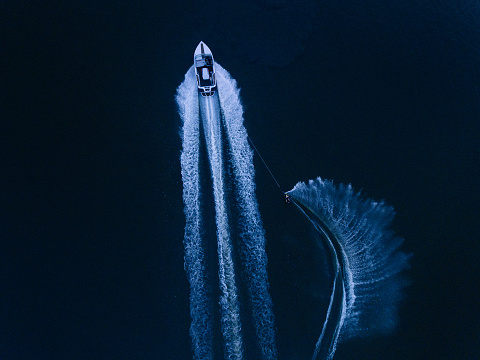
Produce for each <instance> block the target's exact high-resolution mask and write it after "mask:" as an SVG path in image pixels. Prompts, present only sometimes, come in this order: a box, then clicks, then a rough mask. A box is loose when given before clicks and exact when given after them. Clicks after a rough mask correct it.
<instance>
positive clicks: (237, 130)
mask: <svg viewBox="0 0 480 360" xmlns="http://www.w3.org/2000/svg"><path fill="white" fill-rule="evenodd" d="M216 69H217V71H216V73H217V83H218V94H219V98H220V105H221V108H222V113H223V120H224V121H223V124H224V126H225V129H226V134H227V138H228V144H229V151H230V156H231V161H232V165H233V169H234V176H235V189H236V192H235V195H236V198H237V201H238V204H239V207H240V224H241V230H240V236H241V238H242V241H243V244H242V245H243V246H242V251H243V258H244V263H242V266H243V270H244V274H245V275H246V278H247V279H246V280H247V283H248V292H249V299H250V306H251V309H252V316H253V320H254V324H255V330H256V333H257V340H258V345H259V347H260V349H261V352H262V359H276V358H277V350H276V345H275V330H274V317H273V312H272V300H271V297H270V294H269V292H268V287H269V285H268V275H267V255H266V252H265V231H264V229H263V224H262V220H261V217H260V212H259V209H258V203H257V199H256V195H255V179H254V178H255V170H254V167H253V152H252V150H251V149H250V146H249V145H248V140H247V131H246V130H245V127H244V126H243V108H242V104H241V102H240V94H239V89H238V88H237V86H236V81H235V80H234V79H233V78H232V77H231V76H230V74H229V73H228V72H227V71H226V70H225V69H223V68H222V67H221V66H220V65H218V64H216Z"/></svg>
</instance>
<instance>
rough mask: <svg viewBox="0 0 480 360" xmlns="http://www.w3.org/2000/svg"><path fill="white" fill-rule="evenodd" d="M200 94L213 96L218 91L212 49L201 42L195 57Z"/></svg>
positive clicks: (194, 62)
mask: <svg viewBox="0 0 480 360" xmlns="http://www.w3.org/2000/svg"><path fill="white" fill-rule="evenodd" d="M193 64H194V65H195V75H196V77H197V86H198V92H199V93H200V94H202V95H203V96H212V95H213V94H215V91H216V90H217V81H216V80H215V61H214V60H213V54H212V51H211V50H210V48H209V47H208V46H207V45H206V44H205V43H204V42H203V41H200V43H199V44H198V46H197V48H196V49H195V53H194V55H193Z"/></svg>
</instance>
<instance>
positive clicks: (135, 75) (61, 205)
mask: <svg viewBox="0 0 480 360" xmlns="http://www.w3.org/2000/svg"><path fill="white" fill-rule="evenodd" d="M0 13H1V14H2V15H1V18H2V20H1V25H0V54H1V56H0V59H1V60H0V61H1V69H2V81H1V84H2V85H1V86H0V91H1V95H2V96H1V102H2V105H1V107H0V119H1V122H0V149H1V154H2V155H1V157H0V159H1V160H0V164H1V171H0V184H1V186H0V294H1V296H0V354H1V355H0V357H1V358H4V359H49V360H50V359H132V358H135V359H158V358H160V359H192V358H193V354H194V350H193V347H192V338H191V336H190V327H191V314H190V283H189V279H188V276H187V275H188V274H187V272H186V271H185V268H184V256H185V249H184V232H185V225H186V218H185V214H184V202H183V196H182V194H183V183H182V174H181V161H180V154H181V151H182V138H181V136H180V134H181V129H182V121H181V117H180V116H179V114H178V105H177V103H176V101H175V95H176V94H177V88H178V87H179V86H180V84H181V83H182V82H183V81H184V79H185V74H186V72H187V71H188V69H189V68H190V67H191V65H192V61H193V51H194V49H195V47H196V45H197V44H198V42H199V41H200V40H203V41H205V42H206V44H207V45H208V46H209V47H210V48H211V49H212V51H213V53H214V56H215V59H216V60H217V61H218V62H219V63H220V64H221V65H222V66H223V67H224V68H225V69H226V70H227V71H228V72H229V74H230V75H231V77H232V78H233V79H235V80H236V82H237V86H238V87H239V88H240V93H239V97H240V99H241V105H242V107H243V112H244V113H243V118H244V123H243V126H244V128H245V129H246V131H247V132H248V135H249V136H250V137H251V139H252V140H253V141H254V143H255V145H256V146H257V148H258V150H259V151H260V152H261V154H262V156H263V157H264V159H265V161H266V162H267V164H268V165H269V167H270V169H271V170H272V172H273V173H274V174H275V176H276V178H277V180H278V181H279V183H280V184H281V186H282V187H283V188H284V189H283V190H285V191H287V190H290V189H292V188H293V187H294V185H295V184H296V183H297V182H298V181H308V180H309V179H316V178H317V177H318V176H321V177H322V178H323V179H330V180H333V182H334V183H335V184H339V183H344V184H352V187H353V189H355V191H360V190H361V192H362V194H364V195H365V196H366V197H368V198H371V199H374V200H377V201H381V200H385V202H386V203H387V204H388V205H389V206H392V207H393V208H394V209H395V212H396V217H395V219H394V220H393V222H392V224H391V228H392V230H393V231H394V232H395V234H397V235H398V236H400V237H402V238H403V239H404V242H403V244H402V245H401V249H402V251H404V252H405V253H411V254H413V257H412V258H411V259H410V268H409V269H408V270H407V271H406V273H405V274H406V275H407V277H408V279H409V280H410V285H409V286H408V287H406V288H405V289H404V291H403V298H402V300H401V301H400V302H399V305H398V312H397V315H396V326H395V328H394V330H393V331H392V332H390V333H388V334H383V335H378V334H376V335H374V336H370V337H364V338H358V337H354V338H352V339H349V340H345V341H340V342H339V343H338V344H337V349H336V352H335V359H426V358H436V359H475V358H479V357H480V347H479V345H478V340H479V334H480V327H479V324H480V321H479V320H480V316H479V315H480V314H479V311H478V309H477V307H478V302H479V300H480V299H479V295H478V291H476V286H475V284H476V283H477V278H478V275H479V274H480V269H479V262H478V250H479V246H478V239H479V235H480V231H479V230H480V228H479V225H478V215H479V211H478V201H479V200H480V196H479V191H478V182H479V180H480V156H479V155H480V142H479V137H480V125H479V124H480V123H479V119H480V116H479V115H480V85H479V84H480V69H479V66H480V65H479V64H480V61H479V60H480V40H479V39H480V20H479V19H480V7H479V5H478V4H477V2H475V1H463V2H457V1H439V2H436V3H432V2H428V1H401V2H400V1H388V2H387V1H384V2H378V1H375V2H374V1H340V2H333V3H324V2H323V3H322V2H318V1H308V0H307V1H269V0H257V1H254V0H248V1H245V2H242V3H238V5H237V4H231V3H227V4H226V3H225V2H221V1H211V2H208V3H200V2H187V1H177V2H162V1H157V2H154V1H145V2H131V1H120V2H118V1H116V2H113V1H102V2H92V1H86V2H85V1H83V2H77V1H70V2H60V1H50V2H34V1H16V2H14V1H2V2H0ZM205 146H206V145H205ZM205 154H206V153H205V152H204V155H205ZM205 166H207V165H205ZM253 166H254V169H255V178H254V184H255V195H256V200H257V202H258V209H259V214H260V217H261V220H262V225H263V229H264V231H265V241H266V245H265V253H266V256H267V257H268V264H267V269H268V281H269V294H270V296H271V301H272V304H271V308H272V312H273V314H274V331H275V348H276V349H277V351H278V358H279V359H310V358H311V356H312V354H313V352H314V349H315V344H316V341H317V340H318V337H319V334H320V333H321V331H322V324H323V321H324V318H325V308H326V306H328V302H329V299H330V291H331V289H329V286H328V282H326V281H324V280H325V279H328V276H329V271H331V270H332V269H331V268H328V267H326V266H325V264H326V263H328V261H327V260H328V259H327V258H326V255H325V254H324V253H323V252H322V251H320V250H318V249H316V248H315V246H313V241H312V239H315V234H314V233H313V230H312V229H311V227H310V225H309V223H308V222H307V220H306V219H304V217H303V215H302V214H300V213H299V212H298V211H296V210H295V208H294V207H289V206H285V205H284V204H283V198H282V195H281V193H280V192H279V190H278V188H277V187H276V185H275V183H274V182H273V180H272V179H271V177H270V175H269V174H268V172H267V171H266V170H265V169H264V168H263V164H262V163H261V161H260V159H259V158H258V157H256V156H254V158H253ZM209 196H211V198H207V199H206V201H210V202H211V203H213V202H214V199H213V195H212V194H210V195H209ZM210 211H211V213H210V218H211V219H215V211H214V210H213V209H210ZM215 226H216V225H215V224H214V223H212V224H211V227H210V228H205V229H203V231H205V232H210V233H212V232H213V233H214V232H215V231H216V227H215ZM215 251H216V250H215ZM242 310H243V309H242V308H240V310H239V311H240V312H241V311H242ZM215 316H220V315H218V314H217V315H215ZM217 320H218V319H217ZM253 321H254V320H252V324H250V323H247V325H245V326H250V325H251V326H252V328H253V326H254V325H253ZM213 331H214V332H215V331H220V330H218V329H216V330H215V329H214V330H213ZM215 336H217V337H221V336H222V334H221V333H220V332H219V333H215ZM249 340H250V339H249V338H248V336H247V337H245V336H244V337H243V339H242V341H243V342H244V343H246V344H248V343H249ZM252 351H253V350H252Z"/></svg>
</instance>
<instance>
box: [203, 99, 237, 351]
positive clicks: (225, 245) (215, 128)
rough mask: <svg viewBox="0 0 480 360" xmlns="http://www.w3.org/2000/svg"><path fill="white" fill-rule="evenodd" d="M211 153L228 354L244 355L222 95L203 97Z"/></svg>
mask: <svg viewBox="0 0 480 360" xmlns="http://www.w3.org/2000/svg"><path fill="white" fill-rule="evenodd" d="M200 111H201V118H202V120H203V128H204V134H205V141H206V145H207V153H208V157H209V160H210V169H211V173H212V181H213V194H214V200H215V220H216V224H217V241H218V264H219V281H220V290H221V296H220V305H221V310H222V332H223V337H224V340H225V357H226V358H227V359H241V358H242V353H243V343H242V334H241V322H240V306H239V303H238V298H237V285H236V284H235V270H234V264H233V255H232V242H231V238H230V232H229V226H228V216H227V208H226V196H225V184H224V174H223V172H224V170H223V166H224V164H223V159H222V141H221V140H222V134H221V123H220V108H219V103H218V96H217V95H216V94H215V96H212V97H200Z"/></svg>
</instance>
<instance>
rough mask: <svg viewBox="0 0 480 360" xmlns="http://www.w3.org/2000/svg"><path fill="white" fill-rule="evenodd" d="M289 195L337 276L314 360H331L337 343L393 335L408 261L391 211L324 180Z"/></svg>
mask: <svg viewBox="0 0 480 360" xmlns="http://www.w3.org/2000/svg"><path fill="white" fill-rule="evenodd" d="M288 194H289V195H290V196H291V197H292V199H293V201H294V203H295V204H296V205H297V206H298V207H299V208H300V209H301V210H302V211H303V212H304V214H305V215H306V216H307V217H308V219H309V220H310V221H311V223H312V224H313V226H314V227H315V228H316V229H317V230H318V231H319V232H320V233H321V234H322V235H323V240H324V241H325V243H326V248H327V249H328V250H329V252H330V257H331V261H332V262H333V263H334V268H335V271H336V274H335V280H334V289H333V291H332V297H331V301H330V305H329V309H328V312H327V317H326V321H325V323H324V326H323V330H322V333H321V335H320V338H319V341H318V342H317V346H316V349H315V354H314V356H313V358H314V359H325V358H326V359H332V358H333V356H334V353H335V349H336V344H337V341H338V340H339V339H347V338H350V337H354V336H366V335H371V334H378V333H388V332H391V331H392V330H393V329H394V327H395V324H396V313H397V307H398V303H399V301H400V299H401V296H402V294H401V290H402V288H403V287H404V286H405V285H406V283H407V282H406V281H405V279H404V278H403V275H402V272H403V271H404V270H405V269H406V268H407V267H408V259H409V257H410V255H407V254H405V253H404V252H402V251H400V250H399V247H400V245H401V244H402V242H403V239H401V238H399V237H397V236H395V235H394V233H393V231H391V230H390V224H391V221H392V220H393V217H394V210H393V208H392V207H390V206H387V205H386V204H385V203H384V202H375V201H373V200H370V199H366V198H364V197H362V196H361V195H360V194H359V193H355V192H353V189H352V187H351V186H350V185H348V186H345V185H342V184H340V185H338V186H335V185H333V182H331V181H325V180H322V179H321V178H318V179H316V180H310V182H309V183H308V185H307V184H305V183H298V184H297V185H295V187H294V188H293V189H292V190H291V191H289V192H288ZM335 263H336V264H337V265H336V266H335Z"/></svg>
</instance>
